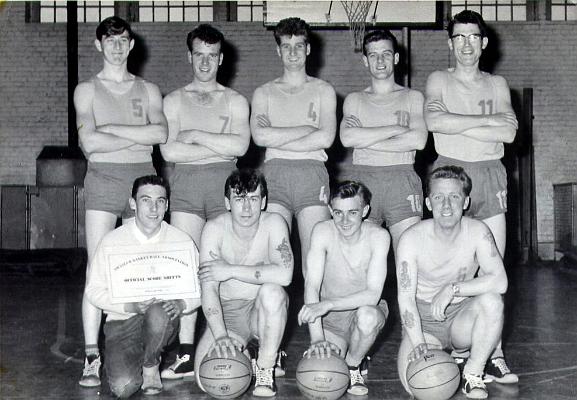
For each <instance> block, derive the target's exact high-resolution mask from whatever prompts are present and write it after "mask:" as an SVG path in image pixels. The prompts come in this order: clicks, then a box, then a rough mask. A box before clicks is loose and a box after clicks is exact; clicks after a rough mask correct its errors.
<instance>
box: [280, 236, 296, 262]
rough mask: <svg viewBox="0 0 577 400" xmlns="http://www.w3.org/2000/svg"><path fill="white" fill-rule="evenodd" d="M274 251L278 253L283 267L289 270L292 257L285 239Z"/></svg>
mask: <svg viewBox="0 0 577 400" xmlns="http://www.w3.org/2000/svg"><path fill="white" fill-rule="evenodd" d="M276 250H277V251H279V252H280V257H281V260H282V263H283V265H284V267H285V268H290V267H291V266H292V262H293V255H292V253H291V249H290V246H289V244H288V242H287V240H286V238H283V240H282V243H281V244H279V245H278V247H277V248H276Z"/></svg>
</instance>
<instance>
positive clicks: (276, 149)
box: [250, 18, 336, 276]
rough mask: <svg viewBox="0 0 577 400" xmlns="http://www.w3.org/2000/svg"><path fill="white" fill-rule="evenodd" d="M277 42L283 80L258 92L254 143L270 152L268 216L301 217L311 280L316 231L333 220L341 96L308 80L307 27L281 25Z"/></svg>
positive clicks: (298, 22) (290, 21)
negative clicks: (332, 150)
mask: <svg viewBox="0 0 577 400" xmlns="http://www.w3.org/2000/svg"><path fill="white" fill-rule="evenodd" d="M274 37H275V40H276V43H277V53H278V56H279V57H280V59H281V61H282V65H283V75H282V76H281V77H280V78H277V79H275V80H273V81H270V82H268V83H265V84H264V85H262V86H260V87H259V88H257V89H256V91H255V92H254V96H253V99H252V113H251V118H250V126H251V132H252V137H253V140H254V142H255V143H256V144H257V145H259V146H262V147H266V153H265V163H264V174H265V176H266V179H267V182H268V185H269V193H270V195H269V200H268V208H267V210H268V211H272V212H276V213H279V214H280V215H282V216H283V218H284V219H285V220H286V222H287V224H288V226H289V227H290V226H291V223H292V218H293V215H296V219H297V224H298V231H299V235H300V243H301V254H302V271H303V274H304V275H305V276H306V270H307V266H306V254H307V253H308V249H309V245H310V237H311V232H312V229H313V227H314V226H315V224H316V223H317V222H319V221H326V220H327V219H329V218H330V214H329V209H328V208H327V202H328V196H329V175H328V172H327V169H326V167H325V165H324V162H325V161H326V160H327V154H326V153H325V149H327V148H329V147H330V146H331V144H332V143H333V140H334V138H335V133H336V116H335V110H336V95H335V91H334V89H333V88H332V86H331V85H330V84H328V83H327V82H325V81H322V80H320V79H317V78H313V77H311V76H309V75H307V72H306V60H307V56H308V55H309V54H310V51H311V47H310V42H309V27H308V25H307V23H306V22H305V21H303V20H302V19H300V18H286V19H283V20H281V21H280V22H279V23H278V24H277V26H276V28H275V31H274Z"/></svg>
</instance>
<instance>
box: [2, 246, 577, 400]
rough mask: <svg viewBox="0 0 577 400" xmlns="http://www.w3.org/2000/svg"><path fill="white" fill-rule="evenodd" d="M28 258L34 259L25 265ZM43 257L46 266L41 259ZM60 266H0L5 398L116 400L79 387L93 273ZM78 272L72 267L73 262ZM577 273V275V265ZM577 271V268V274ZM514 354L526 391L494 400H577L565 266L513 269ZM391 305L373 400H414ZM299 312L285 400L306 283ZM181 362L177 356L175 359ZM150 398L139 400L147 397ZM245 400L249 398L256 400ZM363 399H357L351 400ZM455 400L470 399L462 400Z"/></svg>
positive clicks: (501, 392)
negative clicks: (86, 288)
mask: <svg viewBox="0 0 577 400" xmlns="http://www.w3.org/2000/svg"><path fill="white" fill-rule="evenodd" d="M25 258H26V257H24V259H25ZM36 258H37V257H36ZM62 259H66V257H64V258H61V259H60V261H57V262H53V263H50V262H48V261H47V260H44V261H45V262H41V261H38V260H37V259H36V260H35V261H33V262H30V263H27V262H25V261H22V259H20V261H19V262H15V261H12V262H10V263H6V262H4V263H3V262H1V261H0V267H1V269H0V280H1V281H0V324H1V330H0V335H1V336H0V342H1V347H0V398H1V399H109V398H111V396H110V391H109V389H108V387H107V385H106V384H103V385H102V387H101V388H99V389H84V388H81V387H80V386H79V385H78V384H77V381H78V378H79V374H80V372H81V368H82V364H81V362H82V357H83V338H82V327H81V318H80V308H81V307H80V304H81V298H82V289H83V280H84V276H83V271H82V270H81V269H80V270H77V272H75V273H70V272H69V271H68V272H66V270H67V269H70V267H69V264H67V265H62V261H61V260H62ZM66 262H67V263H69V262H70V261H69V260H68V261H66ZM572 267H573V268H575V266H572ZM575 270H576V271H577V269H575ZM508 273H509V279H510V288H509V292H508V294H507V308H506V326H505V338H504V340H505V344H504V350H505V353H506V355H507V359H508V362H509V365H510V366H511V368H512V369H513V370H514V371H515V372H516V373H518V375H519V376H520V383H519V384H518V385H500V384H489V385H488V387H489V392H490V398H492V399H547V400H554V399H577V312H576V311H575V308H576V307H575V305H576V304H577V273H575V272H572V271H571V270H570V268H569V269H563V268H560V266H559V263H546V264H545V263H538V264H537V265H532V266H511V267H509V269H508ZM388 281H389V282H388V284H387V288H386V290H385V295H384V297H385V298H386V299H387V301H389V304H390V306H391V310H392V312H391V318H390V319H389V321H388V322H387V326H386V328H385V331H384V332H383V335H382V337H381V338H380V339H379V342H378V346H377V347H378V348H377V351H376V352H375V354H374V355H373V361H372V363H371V367H370V372H369V380H368V385H369V390H370V392H369V396H366V397H364V398H365V399H408V398H409V396H408V395H407V394H406V393H405V392H404V391H403V389H402V386H401V384H400V382H399V380H398V378H397V373H396V352H397V348H398V345H399V341H400V323H399V319H398V312H397V311H396V309H397V306H396V302H395V295H396V294H395V285H394V277H389V280H388ZM290 291H291V299H293V305H292V307H291V317H290V320H289V329H288V332H287V335H286V345H285V348H286V351H287V353H288V354H289V359H288V371H287V376H286V377H285V378H278V379H277V383H278V386H279V387H278V394H277V396H276V397H277V399H300V398H302V396H301V395H300V393H299V392H298V389H297V387H296V383H295V379H294V373H295V366H296V363H297V362H298V358H299V355H300V354H302V352H303V351H304V350H305V349H306V346H307V343H308V333H307V332H306V331H305V329H304V328H302V327H297V326H296V324H295V315H296V313H295V310H297V309H298V307H299V306H300V300H299V299H301V298H302V282H301V281H300V280H297V281H295V283H293V286H292V287H291V288H290ZM171 356H173V355H171V354H168V355H167V358H170V357H171ZM144 397H145V396H143V395H141V394H140V393H138V394H136V395H135V396H134V398H136V399H139V398H144ZM251 397H252V396H250V395H249V394H245V395H244V396H243V397H242V399H248V398H251ZM351 397H353V396H348V398H351ZM155 398H156V399H179V400H186V399H208V398H209V397H208V396H207V395H205V394H203V393H202V392H201V391H200V390H199V389H198V387H197V386H196V385H195V384H194V382H192V381H179V382H165V390H164V391H163V392H162V393H161V394H160V395H158V396H155ZM454 398H455V399H464V398H465V397H464V395H462V394H460V393H459V394H457V395H455V396H454Z"/></svg>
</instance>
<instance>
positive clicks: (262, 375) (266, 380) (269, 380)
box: [252, 367, 276, 397]
mask: <svg viewBox="0 0 577 400" xmlns="http://www.w3.org/2000/svg"><path fill="white" fill-rule="evenodd" d="M275 394H276V384H275V382H274V368H272V367H271V368H259V367H257V368H256V374H255V381H254V390H253V391H252V395H253V396H257V397H272V396H274V395H275Z"/></svg>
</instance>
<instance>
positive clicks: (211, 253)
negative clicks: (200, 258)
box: [208, 250, 220, 260]
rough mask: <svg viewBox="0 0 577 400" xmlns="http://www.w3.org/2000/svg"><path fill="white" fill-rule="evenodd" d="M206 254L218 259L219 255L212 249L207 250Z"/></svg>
mask: <svg viewBox="0 0 577 400" xmlns="http://www.w3.org/2000/svg"><path fill="white" fill-rule="evenodd" d="M208 255H209V256H211V257H212V259H213V260H218V259H219V258H220V257H219V256H218V255H217V254H216V253H215V252H214V251H212V250H210V251H209V252H208Z"/></svg>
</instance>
